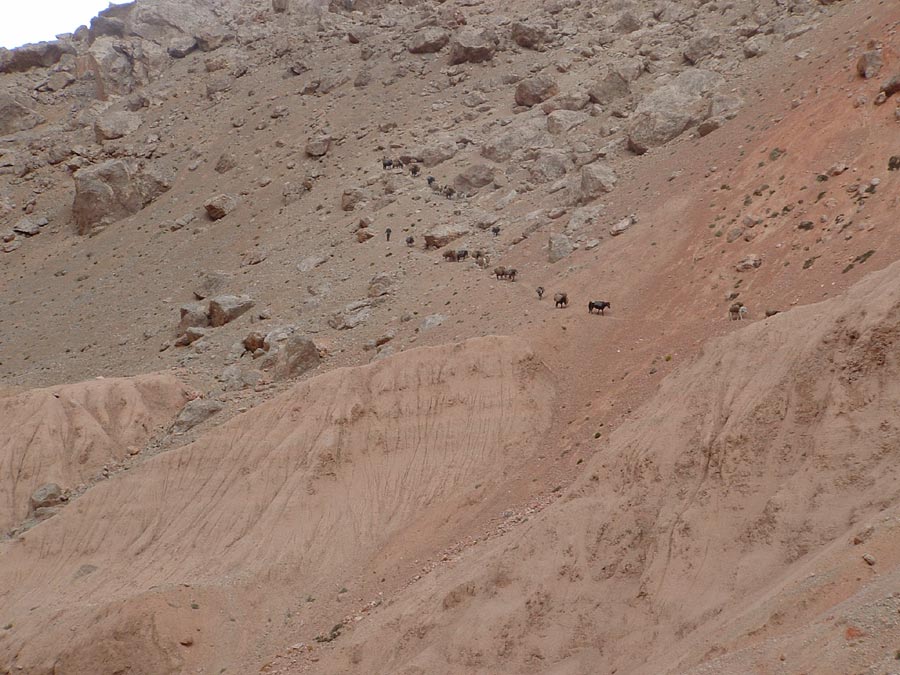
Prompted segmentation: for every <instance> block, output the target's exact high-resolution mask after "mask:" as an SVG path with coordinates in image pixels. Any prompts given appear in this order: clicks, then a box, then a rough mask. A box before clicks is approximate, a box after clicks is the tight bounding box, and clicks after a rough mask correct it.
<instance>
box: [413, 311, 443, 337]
mask: <svg viewBox="0 0 900 675" xmlns="http://www.w3.org/2000/svg"><path fill="white" fill-rule="evenodd" d="M446 320H447V317H446V316H444V315H443V314H431V315H429V316H426V317H425V319H424V320H423V321H422V324H421V326H419V330H421V331H422V332H423V333H424V332H425V331H428V330H431V329H432V328H437V327H438V326H440V325H441V324H443V323H444V322H445V321H446Z"/></svg>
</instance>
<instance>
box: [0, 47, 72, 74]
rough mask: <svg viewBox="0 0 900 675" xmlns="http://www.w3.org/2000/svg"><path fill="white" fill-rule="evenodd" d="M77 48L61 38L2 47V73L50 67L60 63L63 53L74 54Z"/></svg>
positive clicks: (0, 52)
mask: <svg viewBox="0 0 900 675" xmlns="http://www.w3.org/2000/svg"><path fill="white" fill-rule="evenodd" d="M74 53H75V48H74V47H73V46H72V45H71V44H69V43H67V42H61V41H59V40H57V41H54V42H38V43H37V44H31V45H25V46H24V47H19V48H18V49H11V50H10V49H3V48H0V73H19V72H24V71H26V70H30V69H31V68H49V67H50V66H53V65H56V64H57V63H59V60H60V59H61V58H62V55H63V54H74Z"/></svg>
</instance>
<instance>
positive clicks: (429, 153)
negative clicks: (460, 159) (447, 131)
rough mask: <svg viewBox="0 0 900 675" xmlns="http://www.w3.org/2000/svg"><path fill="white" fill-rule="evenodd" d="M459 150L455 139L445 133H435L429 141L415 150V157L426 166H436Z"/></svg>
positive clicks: (451, 157)
mask: <svg viewBox="0 0 900 675" xmlns="http://www.w3.org/2000/svg"><path fill="white" fill-rule="evenodd" d="M458 151H459V146H458V145H457V143H456V141H455V140H454V139H453V138H451V137H450V136H447V135H436V136H434V137H433V138H432V139H431V141H430V142H429V143H428V144H427V145H424V146H423V147H421V148H420V149H419V150H417V151H416V157H418V159H419V160H420V161H421V162H422V164H424V165H425V166H426V167H428V168H431V167H434V166H437V165H438V164H440V163H442V162H446V161H447V160H448V159H453V157H455V156H456V153H457V152H458Z"/></svg>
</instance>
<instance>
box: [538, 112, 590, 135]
mask: <svg viewBox="0 0 900 675" xmlns="http://www.w3.org/2000/svg"><path fill="white" fill-rule="evenodd" d="M587 120H588V115H587V113H583V112H577V111H575V110H554V111H553V112H552V113H550V114H549V115H547V130H548V131H549V132H550V133H551V134H564V133H566V132H568V131H571V130H572V129H574V128H575V127H577V126H579V125H581V124H584V123H585V122H587Z"/></svg>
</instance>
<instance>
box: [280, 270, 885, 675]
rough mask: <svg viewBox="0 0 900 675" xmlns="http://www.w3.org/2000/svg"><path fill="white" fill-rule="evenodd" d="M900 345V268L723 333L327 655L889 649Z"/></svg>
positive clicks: (393, 659) (441, 667)
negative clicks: (493, 534) (511, 529)
mask: <svg viewBox="0 0 900 675" xmlns="http://www.w3.org/2000/svg"><path fill="white" fill-rule="evenodd" d="M898 344H900V267H898V265H897V264H895V265H893V266H891V267H889V268H888V269H886V270H884V271H882V272H879V273H876V274H873V275H871V276H869V277H866V278H865V279H864V280H863V281H861V282H859V283H858V284H857V285H855V286H854V287H853V288H852V289H851V290H850V291H849V292H848V293H846V294H845V295H842V296H841V297H839V298H835V299H832V300H828V301H826V302H823V303H819V304H815V305H810V306H806V307H801V308H797V309H795V310H792V311H790V312H788V313H786V314H782V315H778V316H776V317H773V318H771V319H768V320H765V321H761V322H758V323H755V324H753V325H751V326H748V327H746V328H745V329H743V330H739V331H737V332H735V333H733V334H731V335H729V336H728V337H726V338H722V339H718V340H714V341H713V342H711V343H710V344H709V345H708V346H706V347H705V348H704V350H703V353H702V355H701V356H700V357H699V358H697V359H696V361H695V362H694V363H692V364H691V365H689V366H687V367H686V368H684V369H683V370H682V371H680V372H678V373H676V374H675V375H673V376H671V377H670V378H668V379H667V380H666V381H665V382H664V383H663V385H662V388H661V390H660V392H659V394H658V395H657V396H656V397H654V399H653V400H652V401H651V402H649V403H648V404H647V405H646V406H644V407H643V408H642V409H641V410H640V411H639V414H638V416H637V418H636V419H634V420H632V421H630V422H627V423H626V424H624V425H623V426H622V427H621V428H620V429H619V430H618V431H617V432H616V433H615V434H614V435H613V437H612V438H611V439H610V441H609V443H608V444H606V445H605V447H603V448H602V450H601V451H600V452H598V454H597V455H596V456H595V457H594V458H593V459H592V460H590V462H589V463H588V465H587V468H586V469H585V472H584V476H583V478H582V479H580V480H579V481H577V482H576V483H575V484H574V485H573V487H572V488H571V489H570V490H569V491H568V493H567V494H566V495H565V496H564V497H563V499H562V500H561V501H560V502H559V503H558V504H557V505H555V506H552V507H550V508H548V509H547V510H545V511H544V512H543V513H542V514H540V515H539V516H538V517H537V518H536V519H535V522H534V523H533V524H531V525H530V526H529V527H528V528H527V529H526V530H524V531H522V532H517V533H515V534H514V535H511V536H509V537H508V538H507V539H506V540H503V541H500V542H498V543H496V544H494V545H492V546H487V547H485V548H484V549H483V550H477V549H476V550H474V551H470V552H469V553H467V554H466V555H463V556H462V557H461V558H460V559H459V560H457V561H456V562H455V563H454V564H452V565H450V566H448V567H446V568H444V569H443V570H441V571H439V572H437V573H436V574H434V575H432V576H431V577H430V578H428V579H427V580H425V581H423V582H422V583H421V584H419V586H418V587H416V588H415V589H412V590H411V591H410V592H408V593H406V594H404V595H403V596H402V597H400V598H398V599H397V601H396V603H395V604H394V606H392V607H388V608H385V609H380V610H378V611H377V612H376V613H375V614H373V615H372V617H371V618H369V619H367V620H366V621H365V622H362V623H360V624H359V625H358V626H357V628H356V630H355V631H354V633H353V634H352V635H348V636H346V637H345V638H343V639H342V642H340V643H338V646H337V648H336V649H335V650H334V651H333V652H330V653H328V655H327V656H326V657H323V659H322V660H321V661H319V662H318V663H316V664H313V668H312V669H313V670H314V671H316V672H396V673H425V672H428V673H437V672H445V673H455V672H461V671H465V672H470V673H476V672H477V673H498V672H507V673H519V672H559V673H563V672H565V673H592V672H600V671H603V672H615V671H618V672H628V673H659V672H671V673H678V672H685V671H687V670H689V669H691V668H692V667H695V666H698V665H699V664H701V663H703V662H705V661H709V660H710V659H718V660H716V661H715V662H714V663H713V665H710V666H709V668H707V669H706V670H703V672H725V671H726V670H727V671H728V672H748V671H750V670H754V669H758V670H759V671H760V672H803V671H804V669H805V668H812V669H814V670H815V671H816V672H833V673H838V672H854V671H855V672H858V671H859V670H860V669H863V668H865V667H867V666H870V665H875V664H878V663H887V662H888V661H889V660H890V658H892V657H893V650H894V639H895V638H896V637H897V619H896V598H895V597H894V594H893V593H891V592H890V591H889V588H888V585H887V579H888V578H885V580H882V579H880V578H879V576H880V575H879V572H880V570H882V569H885V570H887V574H888V575H891V574H892V572H891V569H892V565H893V563H894V562H895V561H896V556H897V553H898V551H897V547H896V546H895V545H894V544H893V543H891V541H890V539H891V537H892V533H893V532H894V531H895V530H896V525H895V524H893V521H894V519H893V518H892V517H888V514H886V513H884V509H886V508H890V509H894V508H896V507H895V506H894V505H895V504H896V503H897V501H896V500H897V498H898V496H900V494H898V493H900V490H898V487H897V486H898V482H897V477H898V476H897V474H898V470H900V469H898V464H897V452H898V447H900V446H898V442H900V428H898V426H897V419H898V413H900V385H898V382H900V377H898V376H900V359H898ZM888 513H893V511H889V512H888ZM870 526H874V529H873V528H872V527H870ZM854 535H858V538H857V541H858V542H863V543H864V545H859V546H854V545H853V539H854ZM867 552H873V553H874V555H875V557H874V558H872V561H873V562H874V565H873V566H870V565H869V564H867V563H866V562H865V561H864V560H863V557H862V556H863V554H864V553H867ZM890 578H892V577H890ZM873 580H874V581H873ZM870 583H871V584H872V585H870ZM838 634H840V641H835V638H837V637H838ZM847 641H849V644H847ZM848 646H849V647H851V648H847V647H848ZM737 650H743V651H742V652H740V653H738V654H735V655H733V656H726V655H729V654H730V653H731V652H732V651H737ZM820 650H823V651H821V652H820ZM320 656H322V655H321V654H320ZM782 656H783V657H784V660H782V658H781V657H782ZM717 664H718V665H717ZM826 664H827V665H826ZM294 668H295V669H302V668H303V666H302V665H300V664H299V663H298V664H297V665H296V666H294ZM291 671H292V669H291V668H286V669H285V671H284V672H291ZM754 672H755V671H754Z"/></svg>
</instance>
